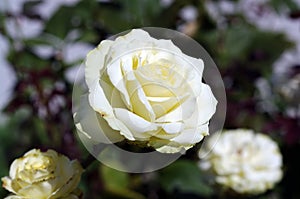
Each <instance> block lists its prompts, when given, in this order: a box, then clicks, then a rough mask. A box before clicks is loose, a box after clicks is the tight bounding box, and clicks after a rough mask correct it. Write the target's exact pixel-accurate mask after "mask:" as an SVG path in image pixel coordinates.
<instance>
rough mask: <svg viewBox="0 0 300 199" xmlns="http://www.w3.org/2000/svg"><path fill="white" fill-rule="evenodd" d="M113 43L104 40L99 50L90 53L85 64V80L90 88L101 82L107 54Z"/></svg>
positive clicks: (98, 47)
mask: <svg viewBox="0 0 300 199" xmlns="http://www.w3.org/2000/svg"><path fill="white" fill-rule="evenodd" d="M112 43H113V41H109V40H103V41H102V42H101V43H100V44H99V45H98V46H97V48H95V49H94V50H92V51H90V52H89V53H88V55H87V58H86V62H85V80H86V83H87V85H88V87H89V88H90V87H92V85H93V84H94V83H95V82H96V81H98V80H99V78H100V75H101V71H102V70H103V69H104V66H105V57H106V54H107V52H108V50H109V48H110V46H111V45H112Z"/></svg>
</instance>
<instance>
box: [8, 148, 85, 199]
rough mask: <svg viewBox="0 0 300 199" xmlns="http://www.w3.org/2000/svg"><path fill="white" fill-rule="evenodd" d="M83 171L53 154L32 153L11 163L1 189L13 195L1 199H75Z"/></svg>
mask: <svg viewBox="0 0 300 199" xmlns="http://www.w3.org/2000/svg"><path fill="white" fill-rule="evenodd" d="M82 172H83V169H82V167H81V165H80V163H79V162H78V161H77V160H73V161H70V160H69V159H68V158H67V157H66V156H64V155H61V154H58V153H57V152H55V151H53V150H48V151H46V152H41V151H40V150H37V149H32V150H30V151H29V152H27V153H26V154H25V155H24V156H23V157H21V158H18V159H16V160H14V162H13V163H12V164H11V166H10V170H9V176H8V177H3V178H2V182H3V187H4V188H5V189H7V190H8V191H10V192H12V193H13V194H14V195H11V196H8V197H6V198H5V199H29V198H30V199H31V198H36V199H37V198H38V199H79V198H80V197H79V192H78V190H76V188H77V185H78V183H79V181H80V177H81V174H82Z"/></svg>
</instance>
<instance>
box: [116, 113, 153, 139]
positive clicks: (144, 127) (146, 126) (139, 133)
mask: <svg viewBox="0 0 300 199" xmlns="http://www.w3.org/2000/svg"><path fill="white" fill-rule="evenodd" d="M114 111H115V114H116V117H117V118H118V119H119V120H121V121H122V122H123V123H124V124H125V125H126V126H127V127H128V129H129V130H130V131H131V132H132V133H133V135H134V137H135V138H139V139H145V138H149V137H150V136H151V135H150V132H151V131H156V130H157V125H155V124H154V123H151V122H149V121H147V120H145V119H143V118H142V117H140V116H138V115H136V114H134V113H132V112H130V111H128V110H126V109H121V108H115V109H114Z"/></svg>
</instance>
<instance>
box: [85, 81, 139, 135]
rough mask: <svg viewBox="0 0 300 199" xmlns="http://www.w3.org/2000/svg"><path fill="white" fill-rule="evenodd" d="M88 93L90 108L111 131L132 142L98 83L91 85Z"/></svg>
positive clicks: (129, 133)
mask: <svg viewBox="0 0 300 199" xmlns="http://www.w3.org/2000/svg"><path fill="white" fill-rule="evenodd" d="M90 92H91V93H90V94H89V102H90V105H91V107H92V108H93V109H94V110H95V111H97V112H98V113H100V114H101V116H102V117H103V118H104V119H105V120H106V121H107V122H108V124H109V126H110V127H111V128H112V129H114V130H118V131H120V134H121V135H124V136H125V137H126V138H127V139H129V140H134V138H133V136H132V134H131V132H130V131H129V130H128V129H127V128H126V127H125V126H124V124H123V123H122V122H121V121H119V120H117V119H116V117H115V115H114V113H113V109H112V107H111V105H110V103H109V102H108V100H107V99H106V96H105V94H104V92H103V89H102V88H101V87H100V85H99V83H98V82H95V83H94V84H93V88H91V89H90Z"/></svg>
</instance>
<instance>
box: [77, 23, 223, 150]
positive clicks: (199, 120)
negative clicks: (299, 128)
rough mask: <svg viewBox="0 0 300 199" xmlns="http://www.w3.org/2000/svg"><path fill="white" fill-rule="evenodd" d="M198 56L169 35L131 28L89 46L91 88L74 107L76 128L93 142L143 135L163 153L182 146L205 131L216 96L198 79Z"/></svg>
mask: <svg viewBox="0 0 300 199" xmlns="http://www.w3.org/2000/svg"><path fill="white" fill-rule="evenodd" d="M203 68H204V64H203V61H202V60H201V59H196V58H193V57H190V56H187V55H185V54H184V53H182V52H181V50H180V49H179V48H178V47H177V46H175V45H174V44H173V43H172V41H171V40H163V39H155V38H153V37H151V36H150V35H149V34H148V33H147V32H146V31H143V30H140V29H134V30H132V31H131V32H129V33H128V34H126V35H124V36H120V37H118V38H117V39H116V40H114V41H110V40H104V41H102V42H101V43H100V44H99V46H98V47H97V48H96V49H94V50H92V51H91V52H89V54H88V55H87V58H86V63H85V80H86V84H87V86H88V89H89V93H88V95H86V96H82V98H81V103H80V107H79V110H78V111H77V112H76V113H75V123H76V127H77V129H78V130H79V131H80V132H81V133H83V134H85V135H86V136H87V137H88V138H90V139H91V141H94V142H95V143H97V142H101V143H111V142H119V141H122V140H123V139H128V140H131V141H143V142H146V143H147V144H148V146H151V147H154V148H155V149H156V150H157V151H160V152H163V153H176V152H179V151H181V150H186V149H188V148H190V147H192V146H193V145H194V144H196V143H198V142H200V141H201V140H202V139H203V137H204V136H206V135H208V124H209V120H210V118H211V117H212V116H213V114H214V113H215V111H216V105H217V100H216V99H215V97H214V95H213V93H212V91H211V89H210V87H209V86H208V85H206V84H204V83H202V72H203Z"/></svg>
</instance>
